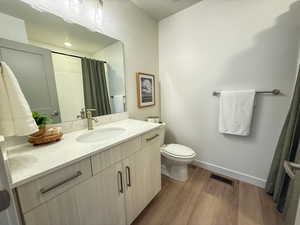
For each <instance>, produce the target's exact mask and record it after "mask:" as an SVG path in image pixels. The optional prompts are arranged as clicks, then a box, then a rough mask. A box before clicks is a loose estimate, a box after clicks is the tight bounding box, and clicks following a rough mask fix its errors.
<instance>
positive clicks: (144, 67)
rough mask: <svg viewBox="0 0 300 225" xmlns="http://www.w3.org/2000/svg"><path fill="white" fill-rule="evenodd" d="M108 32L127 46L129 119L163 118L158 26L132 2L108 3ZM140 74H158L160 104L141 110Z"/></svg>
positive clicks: (115, 1) (121, 0)
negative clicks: (160, 95) (158, 116)
mask: <svg viewBox="0 0 300 225" xmlns="http://www.w3.org/2000/svg"><path fill="white" fill-rule="evenodd" d="M103 30H104V33H105V34H107V35H110V36H112V37H114V38H116V39H119V40H121V41H122V42H123V43H124V48H125V67H126V95H127V108H128V112H129V116H130V117H132V118H136V119H145V118H146V117H147V116H153V115H160V104H159V90H158V89H159V88H158V86H159V85H158V84H159V82H158V24H157V22H156V21H155V20H153V19H152V18H150V17H149V16H147V15H146V14H145V13H144V12H143V11H142V10H141V9H139V8H137V7H136V6H135V5H134V4H133V3H131V2H130V1H129V0H105V1H104V29H103ZM136 72H145V73H151V74H155V76H156V103H157V104H156V105H155V106H153V107H148V108H144V109H139V108H138V107H137V97H136V96H137V94H136V80H135V76H136V75H135V74H136Z"/></svg>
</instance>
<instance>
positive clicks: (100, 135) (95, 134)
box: [76, 127, 126, 143]
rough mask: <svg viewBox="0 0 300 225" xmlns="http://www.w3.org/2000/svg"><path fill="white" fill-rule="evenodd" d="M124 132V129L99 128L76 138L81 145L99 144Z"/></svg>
mask: <svg viewBox="0 0 300 225" xmlns="http://www.w3.org/2000/svg"><path fill="white" fill-rule="evenodd" d="M125 131H126V130H125V129H124V128H119V127H111V128H101V129H97V130H93V131H90V132H88V133H86V134H82V135H80V136H79V137H77V138H76V140H77V141H78V142H83V143H91V142H100V141H104V140H107V139H111V138H115V137H117V136H119V135H121V134H122V133H124V132H125Z"/></svg>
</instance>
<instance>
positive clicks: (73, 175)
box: [17, 159, 92, 213]
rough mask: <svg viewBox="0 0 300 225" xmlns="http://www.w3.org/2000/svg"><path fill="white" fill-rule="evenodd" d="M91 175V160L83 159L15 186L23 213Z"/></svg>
mask: <svg viewBox="0 0 300 225" xmlns="http://www.w3.org/2000/svg"><path fill="white" fill-rule="evenodd" d="M90 177H92V169H91V161H90V159H84V160H82V161H81V162H78V163H75V164H73V165H71V166H68V167H66V168H63V169H60V170H58V171H56V172H53V173H51V174H48V175H46V176H44V177H41V178H39V179H37V180H35V181H32V182H30V183H27V184H24V185H22V186H20V187H18V188H17V192H18V197H19V201H20V205H21V209H22V212H23V213H26V212H28V211H30V210H31V209H33V208H35V207H37V206H38V205H40V204H42V203H44V202H46V201H48V200H50V199H52V198H54V197H55V196H57V195H59V194H61V193H63V192H65V191H66V190H67V189H69V188H71V187H73V186H74V185H76V184H78V183H80V182H82V181H84V180H86V179H88V178H90Z"/></svg>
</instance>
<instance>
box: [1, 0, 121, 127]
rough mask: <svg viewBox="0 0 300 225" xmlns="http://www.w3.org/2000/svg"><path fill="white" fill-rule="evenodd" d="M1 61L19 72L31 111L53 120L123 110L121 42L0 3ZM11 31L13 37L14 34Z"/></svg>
mask: <svg viewBox="0 0 300 225" xmlns="http://www.w3.org/2000/svg"><path fill="white" fill-rule="evenodd" d="M0 25H1V26H0V27H1V31H0V60H1V61H4V62H6V63H7V64H8V65H9V66H10V67H11V69H12V70H13V72H14V74H15V75H16V77H17V79H18V82H19V84H20V87H21V89H22V91H23V93H24V95H25V97H26V99H27V101H28V103H29V105H30V107H31V110H32V111H37V112H40V113H43V114H47V115H49V116H50V117H51V118H52V121H53V123H59V122H65V121H72V120H77V119H81V118H83V117H84V113H83V111H84V110H85V109H93V116H101V115H107V114H112V113H120V112H124V111H125V110H126V105H125V102H126V101H125V100H126V98H125V70H124V52H123V51H124V48H123V44H122V43H121V42H120V41H119V40H116V39H114V38H111V37H108V36H106V35H103V34H100V33H97V32H92V31H90V30H88V29H86V28H84V27H82V26H80V25H76V24H70V23H67V22H65V21H64V20H62V19H61V18H59V17H56V16H54V15H52V14H49V13H45V12H39V11H37V10H34V9H33V8H31V7H30V6H28V5H27V4H25V3H23V2H20V1H18V0H1V1H0ZM11 34H13V35H11Z"/></svg>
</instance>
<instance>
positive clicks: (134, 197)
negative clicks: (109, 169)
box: [123, 151, 147, 224]
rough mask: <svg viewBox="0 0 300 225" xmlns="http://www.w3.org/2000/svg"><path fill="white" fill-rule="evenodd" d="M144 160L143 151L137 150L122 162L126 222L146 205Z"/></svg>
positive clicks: (129, 221)
mask: <svg viewBox="0 0 300 225" xmlns="http://www.w3.org/2000/svg"><path fill="white" fill-rule="evenodd" d="M144 160H145V155H144V151H138V152H137V153H135V154H133V155H132V156H130V157H129V158H127V159H125V160H124V162H123V165H124V167H123V168H124V169H123V171H124V174H125V185H126V212H127V224H131V223H132V222H133V221H134V219H135V218H136V217H137V216H138V215H139V213H140V212H141V211H142V210H143V209H144V208H145V206H146V205H147V203H146V196H145V181H146V179H147V178H146V177H145V167H144V166H145V165H144Z"/></svg>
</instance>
